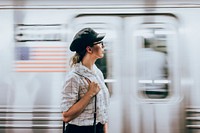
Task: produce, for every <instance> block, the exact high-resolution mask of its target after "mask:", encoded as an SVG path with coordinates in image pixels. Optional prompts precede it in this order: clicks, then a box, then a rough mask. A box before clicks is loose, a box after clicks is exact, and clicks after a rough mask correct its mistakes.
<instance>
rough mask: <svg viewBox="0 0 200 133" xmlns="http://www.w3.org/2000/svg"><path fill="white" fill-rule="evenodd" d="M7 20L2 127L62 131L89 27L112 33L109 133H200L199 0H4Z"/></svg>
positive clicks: (30, 132) (108, 41)
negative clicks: (74, 47) (71, 78)
mask: <svg viewBox="0 0 200 133" xmlns="http://www.w3.org/2000/svg"><path fill="white" fill-rule="evenodd" d="M0 20H1V21H0V29H1V30H0V62H1V65H0V75H1V76H0V133H23V132H26V133H61V132H62V115H61V109H60V103H61V90H62V85H63V82H64V77H65V75H66V73H67V72H68V71H69V70H70V69H71V68H70V65H69V61H70V57H71V56H72V55H73V54H74V53H72V52H70V50H69V45H70V43H71V41H72V39H73V36H74V35H75V33H76V32H77V31H79V30H80V29H82V28H85V27H91V28H93V29H95V30H96V31H97V32H100V33H105V34H106V37H105V38H104V40H103V41H104V44H105V51H106V52H105V56H104V58H103V59H99V60H98V61H97V62H96V65H97V67H99V68H100V69H101V70H102V72H103V75H104V78H105V83H106V85H107V86H108V89H109V92H110V107H109V133H200V82H199V81H200V71H199V68H200V61H198V60H199V59H198V56H200V45H199V44H198V42H199V40H200V35H199V32H200V1H199V0H190V1H187V0H123V1H118V0H101V1H97V0H93V1H92V0H85V1H81V0H69V1H64V0H55V1H53V0H40V1H39V0H37V1H35V0H2V1H0Z"/></svg>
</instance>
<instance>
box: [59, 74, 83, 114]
mask: <svg viewBox="0 0 200 133" xmlns="http://www.w3.org/2000/svg"><path fill="white" fill-rule="evenodd" d="M78 92H79V83H78V78H77V77H76V76H75V75H72V74H71V75H68V76H67V77H66V80H65V83H64V86H63V90H62V93H61V96H62V99H61V111H63V112H64V111H67V110H68V109H69V108H70V107H71V106H72V105H73V104H74V103H76V102H77V101H78Z"/></svg>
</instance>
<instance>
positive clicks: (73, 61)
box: [70, 50, 86, 67]
mask: <svg viewBox="0 0 200 133" xmlns="http://www.w3.org/2000/svg"><path fill="white" fill-rule="evenodd" d="M85 54H86V50H84V51H82V52H80V53H75V54H74V56H72V58H71V59H70V63H71V64H70V66H71V67H73V66H74V65H75V64H76V63H79V62H80V61H81V60H82V59H83V57H84V56H85Z"/></svg>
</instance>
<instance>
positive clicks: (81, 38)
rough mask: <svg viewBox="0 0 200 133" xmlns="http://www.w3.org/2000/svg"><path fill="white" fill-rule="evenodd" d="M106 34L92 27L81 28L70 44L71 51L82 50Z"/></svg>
mask: <svg viewBox="0 0 200 133" xmlns="http://www.w3.org/2000/svg"><path fill="white" fill-rule="evenodd" d="M104 37H105V34H99V33H97V32H95V31H94V30H93V29H91V28H84V29H82V30H80V31H79V32H78V33H77V34H76V35H75V36H74V39H73V41H72V43H71V45H70V50H71V51H76V52H82V51H83V50H85V48H86V47H87V46H91V45H92V44H93V43H94V42H98V41H101V40H102V39H103V38H104Z"/></svg>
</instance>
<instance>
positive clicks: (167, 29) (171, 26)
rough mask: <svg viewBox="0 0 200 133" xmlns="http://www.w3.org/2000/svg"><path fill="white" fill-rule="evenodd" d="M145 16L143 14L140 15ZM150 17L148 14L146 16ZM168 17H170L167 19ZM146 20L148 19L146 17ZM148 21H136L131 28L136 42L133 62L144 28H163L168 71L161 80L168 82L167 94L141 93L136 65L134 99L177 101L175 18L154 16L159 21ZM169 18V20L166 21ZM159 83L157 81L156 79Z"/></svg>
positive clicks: (142, 100)
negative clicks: (150, 95)
mask: <svg viewBox="0 0 200 133" xmlns="http://www.w3.org/2000/svg"><path fill="white" fill-rule="evenodd" d="M142 17H145V16H142ZM148 17H150V16H148ZM154 17H155V16H154ZM159 17H160V18H165V19H163V20H162V21H160V20H161V19H159ZM168 18H170V19H168ZM147 20H148V19H147ZM149 20H150V21H146V22H140V23H137V24H135V25H137V28H135V29H134V30H133V34H134V35H133V38H134V39H136V41H135V43H136V45H137V46H136V49H137V50H136V60H137V61H135V63H136V64H138V60H139V58H140V57H139V56H138V53H139V49H140V48H141V45H138V44H137V43H141V42H140V41H141V35H144V34H145V33H144V30H145V29H146V28H147V29H148V28H161V29H163V33H162V34H166V35H167V38H168V39H169V40H167V41H168V42H167V47H168V49H167V52H168V53H167V54H168V59H167V60H168V69H169V70H168V72H169V79H167V80H163V82H165V84H168V85H167V86H168V88H169V90H168V92H169V94H167V96H166V97H165V98H149V97H147V95H146V94H144V93H142V92H141V90H140V89H139V84H140V83H139V80H138V76H139V75H138V73H137V71H138V68H139V67H140V66H138V65H136V68H135V73H136V75H137V76H136V78H135V80H136V83H137V85H135V87H136V91H135V92H134V97H135V98H136V99H138V101H139V102H145V103H163V102H174V101H179V100H180V99H181V90H180V80H179V78H180V76H179V75H180V72H179V70H178V68H179V63H178V58H179V57H178V55H179V54H178V53H179V52H178V48H177V46H178V26H177V21H176V19H174V18H172V19H171V16H170V17H169V16H156V20H159V21H151V19H149ZM167 20H170V21H167ZM139 30H141V31H142V30H143V31H142V32H140V31H139ZM156 82H158V83H159V81H156Z"/></svg>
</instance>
